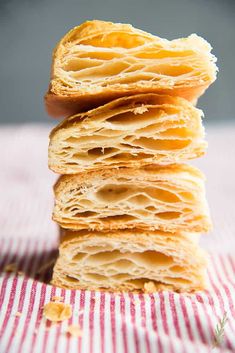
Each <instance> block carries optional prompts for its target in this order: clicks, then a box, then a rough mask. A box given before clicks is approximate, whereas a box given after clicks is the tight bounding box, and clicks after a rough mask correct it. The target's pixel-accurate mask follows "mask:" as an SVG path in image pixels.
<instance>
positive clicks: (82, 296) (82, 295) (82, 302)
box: [78, 290, 85, 353]
mask: <svg viewBox="0 0 235 353" xmlns="http://www.w3.org/2000/svg"><path fill="white" fill-rule="evenodd" d="M84 306H85V291H84V290H81V291H80V303H79V312H80V314H79V317H78V322H79V326H80V328H81V330H83V319H84V313H83V310H84ZM81 347H82V337H79V338H78V353H80V352H81Z"/></svg>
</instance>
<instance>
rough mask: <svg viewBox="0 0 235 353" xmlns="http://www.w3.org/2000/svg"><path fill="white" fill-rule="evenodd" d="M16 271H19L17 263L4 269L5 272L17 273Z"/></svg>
mask: <svg viewBox="0 0 235 353" xmlns="http://www.w3.org/2000/svg"><path fill="white" fill-rule="evenodd" d="M16 270H17V265H16V263H11V264H7V265H6V266H5V267H4V272H16Z"/></svg>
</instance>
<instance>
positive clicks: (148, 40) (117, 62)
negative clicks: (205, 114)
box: [45, 20, 217, 116]
mask: <svg viewBox="0 0 235 353" xmlns="http://www.w3.org/2000/svg"><path fill="white" fill-rule="evenodd" d="M215 61H216V58H215V57H214V56H213V55H212V54H211V46H210V44H209V43H208V42H207V41H205V40H204V39H203V38H201V37H199V36H197V35H196V34H192V35H190V36H189V37H187V38H180V39H175V40H172V41H168V40H166V39H162V38H159V37H157V36H154V35H151V34H149V33H147V32H144V31H141V30H138V29H136V28H134V27H132V26H131V25H129V24H121V23H112V22H105V21H97V20H94V21H88V22H85V23H83V24H82V25H80V26H78V27H75V28H73V29H72V30H71V31H69V32H68V33H67V34H66V35H65V36H64V37H63V38H62V39H61V41H60V42H59V43H58V45H57V47H56V48H55V50H54V53H53V62H52V72H51V81H50V87H49V91H48V93H47V94H46V97H45V98H46V107H47V110H48V112H49V114H50V115H52V116H68V115H71V114H75V113H78V112H81V111H84V110H88V109H90V108H92V107H96V106H98V105H100V104H104V103H105V102H108V101H110V100H112V99H114V98H118V97H121V96H124V95H130V94H138V93H145V92H158V93H159V92H160V93H163V94H170V95H176V96H181V97H184V98H186V99H188V100H190V101H193V102H195V101H196V100H197V98H198V97H199V96H201V95H202V94H203V93H204V91H205V90H206V89H207V88H208V86H209V85H210V84H211V83H212V82H213V81H214V80H215V79H216V71H217V67H216V65H215Z"/></svg>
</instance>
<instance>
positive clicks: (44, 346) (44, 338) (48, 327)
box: [42, 287, 56, 353]
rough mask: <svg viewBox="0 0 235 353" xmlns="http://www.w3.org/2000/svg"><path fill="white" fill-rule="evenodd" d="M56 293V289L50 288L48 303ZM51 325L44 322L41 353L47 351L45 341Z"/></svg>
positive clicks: (47, 321)
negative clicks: (44, 328)
mask: <svg viewBox="0 0 235 353" xmlns="http://www.w3.org/2000/svg"><path fill="white" fill-rule="evenodd" d="M55 293H56V288H55V287H52V289H51V294H50V301H51V300H52V298H53V297H54V296H55ZM51 325H52V323H51V321H49V320H46V328H47V330H44V337H43V342H42V352H43V353H44V352H45V353H46V351H47V348H46V347H47V341H48V335H49V329H50V327H51Z"/></svg>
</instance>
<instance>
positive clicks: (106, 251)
mask: <svg viewBox="0 0 235 353" xmlns="http://www.w3.org/2000/svg"><path fill="white" fill-rule="evenodd" d="M59 253H60V255H59V259H58V261H57V263H56V265H55V268H54V274H53V280H52V283H53V284H55V285H57V286H60V287H64V288H70V289H87V288H89V289H95V290H97V289H106V290H107V289H108V290H112V291H145V292H154V291H156V290H174V291H179V292H188V291H192V290H201V289H203V288H204V286H205V281H206V277H205V265H206V261H207V259H206V255H205V253H204V252H203V251H202V250H201V249H200V248H199V246H198V235H197V234H186V233H183V232H178V233H167V232H160V231H150V230H148V231H141V230H139V229H134V230H132V231H129V230H123V231H115V232H112V231H111V232H107V233H104V232H98V231H94V232H90V231H88V230H82V231H78V232H72V231H66V232H64V235H62V238H61V244H60V248H59Z"/></svg>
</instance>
